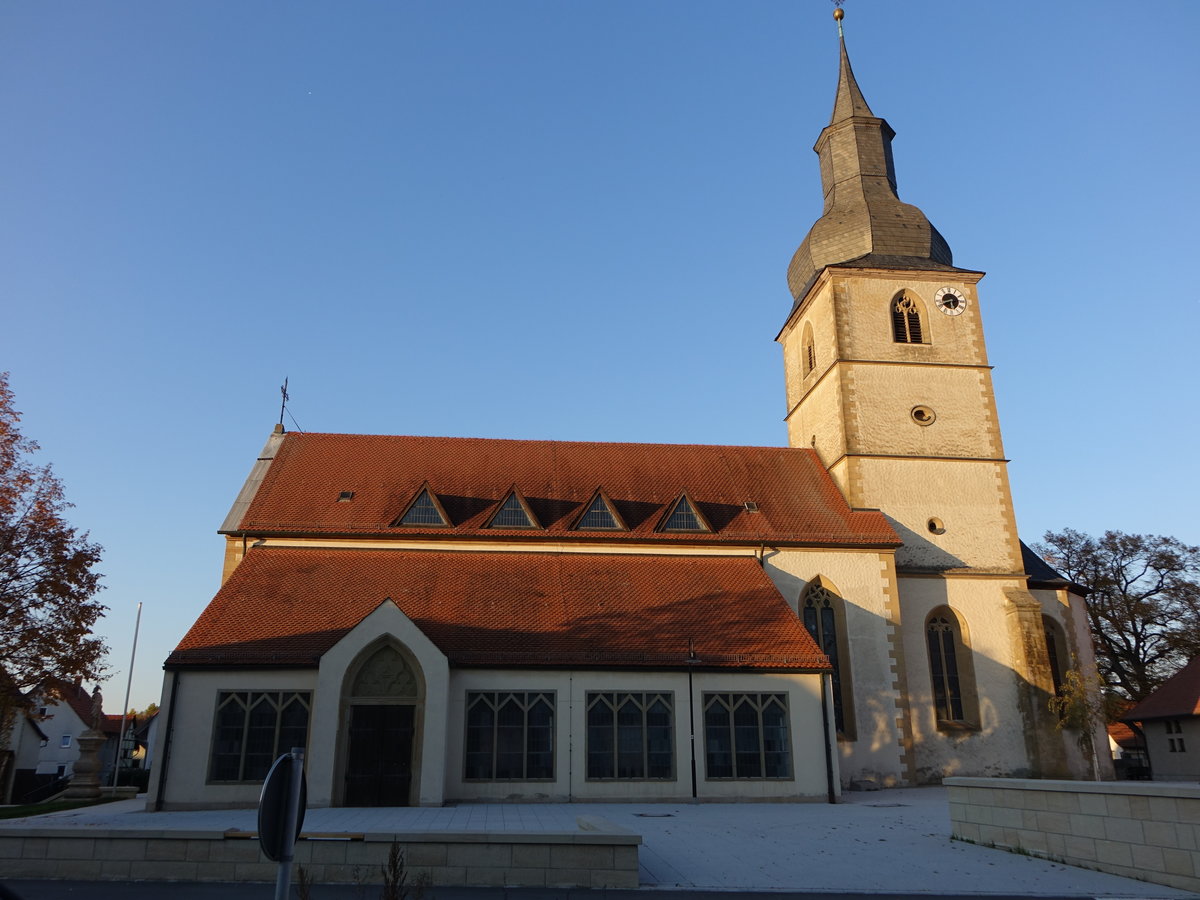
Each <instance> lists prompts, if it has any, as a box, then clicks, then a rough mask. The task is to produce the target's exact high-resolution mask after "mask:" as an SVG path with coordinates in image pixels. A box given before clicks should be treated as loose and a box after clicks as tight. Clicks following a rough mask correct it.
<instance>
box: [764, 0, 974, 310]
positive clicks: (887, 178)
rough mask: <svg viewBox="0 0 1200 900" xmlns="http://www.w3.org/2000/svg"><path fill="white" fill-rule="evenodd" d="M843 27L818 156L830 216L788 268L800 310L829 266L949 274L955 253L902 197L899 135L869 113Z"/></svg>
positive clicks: (819, 222)
mask: <svg viewBox="0 0 1200 900" xmlns="http://www.w3.org/2000/svg"><path fill="white" fill-rule="evenodd" d="M841 12H842V10H841V8H838V9H837V10H835V11H834V18H836V19H837V20H838V44H839V47H840V50H841V59H840V63H839V70H838V86H837V95H836V97H835V98H834V103H833V115H832V116H831V117H830V120H829V125H828V126H826V127H825V129H824V130H823V131H822V132H821V136H820V137H819V138H817V143H816V145H815V146H814V147H813V149H814V150H815V151H816V152H817V155H818V157H820V161H821V186H822V188H823V190H824V193H825V210H824V214H823V215H822V216H821V218H820V219H818V220H817V221H816V223H815V224H814V225H813V227H812V228H811V229H810V230H809V232H808V236H807V237H805V239H804V242H803V243H802V244H801V245H800V248H799V249H798V250H797V251H796V254H795V255H794V256H793V257H792V263H791V265H790V266H788V287H789V288H791V291H792V296H793V297H794V298H795V300H796V302H797V303H799V302H800V301H801V300H802V299H803V298H804V295H805V294H806V293H807V292H808V289H809V287H810V286H811V285H812V282H813V281H814V280H815V279H816V277H817V275H818V274H820V272H821V270H822V269H824V268H825V267H826V266H833V265H846V264H854V265H856V266H865V267H875V268H889V269H949V268H953V267H954V263H953V257H952V255H951V253H950V247H949V245H948V244H947V243H946V240H945V238H943V237H942V236H941V235H940V234H939V233H938V231H937V229H936V228H934V227H933V225H931V224H930V223H929V220H928V219H927V218H925V214H924V213H923V212H921V210H919V209H917V207H915V206H912V205H910V204H908V203H902V202H901V201H900V198H899V197H898V196H897V194H896V170H895V166H894V164H893V162H892V138H893V137H895V135H896V133H895V132H894V131H893V130H892V128H891V126H890V125H888V123H887V122H886V121H884V120H883V119H881V118H878V117H877V116H876V115H875V114H874V113H872V112H871V107H870V106H869V105H868V104H867V100H866V98H865V97H864V96H863V93H862V90H861V89H860V88H859V86H858V81H857V80H856V79H855V77H854V70H853V69H852V68H851V67H850V55H849V54H848V53H847V52H846V40H845V37H844V36H843V35H842V34H841V28H842V23H841V20H842V16H841V15H838V14H839V13H841Z"/></svg>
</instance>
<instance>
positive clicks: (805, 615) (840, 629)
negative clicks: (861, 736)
mask: <svg viewBox="0 0 1200 900" xmlns="http://www.w3.org/2000/svg"><path fill="white" fill-rule="evenodd" d="M800 617H801V619H802V620H803V622H804V627H805V628H807V629H808V633H809V634H811V635H812V637H813V640H814V641H816V642H817V646H818V647H820V648H821V652H823V653H824V654H825V655H826V656H828V657H829V663H830V665H832V666H833V676H832V681H833V685H832V687H833V719H834V722H835V724H836V725H837V730H838V733H839V734H841V735H842V736H844V737H853V734H852V733H851V731H850V730H847V727H846V724H847V722H848V721H850V722H851V726H853V722H852V721H851V720H852V719H853V716H852V715H848V713H849V712H850V711H851V709H852V704H851V701H850V678H849V672H848V671H847V669H848V665H847V661H846V659H845V657H846V647H845V643H846V642H845V631H846V626H845V607H844V602H843V600H842V598H841V597H839V596H838V595H837V594H836V593H834V592H833V591H832V590H830V589H829V588H828V587H827V586H826V585H825V583H824V582H823V581H822V579H821V578H819V577H818V578H817V579H816V580H815V581H813V582H812V584H810V585H809V587H808V590H807V591H805V592H804V597H803V599H802V600H801V602H800Z"/></svg>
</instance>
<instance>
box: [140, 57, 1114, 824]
mask: <svg viewBox="0 0 1200 900" xmlns="http://www.w3.org/2000/svg"><path fill="white" fill-rule="evenodd" d="M893 135H894V132H893V131H892V129H891V128H890V127H889V125H888V123H887V122H886V121H884V120H883V119H881V118H879V117H877V116H876V115H875V114H874V113H873V112H872V111H871V108H870V107H869V106H868V104H867V101H866V99H865V98H864V96H863V93H862V91H861V90H860V89H859V86H858V84H857V83H856V81H855V78H854V73H853V71H852V70H851V67H850V60H849V58H848V56H847V54H846V48H845V45H844V42H843V43H842V46H841V57H840V69H839V75H838V86H837V94H836V98H835V102H834V107H833V116H832V118H831V120H830V122H829V124H828V125H827V126H826V127H825V128H824V129H823V130H822V131H821V133H820V136H819V137H818V139H817V143H816V147H815V150H816V152H817V155H818V157H819V160H820V173H821V183H822V187H823V190H824V197H825V205H824V213H823V215H822V216H821V218H820V219H818V220H817V222H816V223H815V224H813V226H812V228H811V229H810V231H809V233H808V236H807V237H805V239H804V241H803V242H802V243H801V245H800V247H799V249H798V250H797V251H796V253H795V255H794V257H793V258H792V261H791V264H790V266H789V267H788V272H787V279H788V284H789V287H790V289H791V294H792V305H791V308H790V312H788V313H787V316H786V318H785V319H784V321H783V323H782V328H781V330H780V331H779V334H778V337H777V340H778V342H779V343H780V344H781V345H782V348H783V359H784V381H785V386H786V392H787V405H788V413H787V428H788V444H789V446H786V447H743V446H736V447H734V446H702V445H664V444H617V443H584V442H557V441H520V440H517V441H514V440H489V439H484V438H431V437H408V436H383V435H346V434H312V433H285V432H284V430H283V428H282V427H277V428H276V430H275V433H273V434H272V435H270V437H269V438H268V440H267V443H266V446H265V447H264V449H263V451H262V453H261V454H260V455H259V457H258V459H257V460H256V461H255V463H254V466H253V468H252V470H251V472H250V475H249V477H248V479H247V481H246V483H245V485H244V486H243V488H242V490H241V493H240V494H239V495H238V497H237V500H236V502H235V503H234V505H233V508H232V510H231V511H230V513H229V516H228V517H227V519H226V520H225V522H224V524H223V525H222V527H221V533H222V534H223V535H224V536H225V539H226V551H225V561H224V580H223V585H222V587H221V589H220V591H219V592H218V593H217V595H216V597H215V598H214V599H213V600H212V602H211V603H210V604H209V606H208V607H207V609H206V610H205V611H204V613H203V614H202V615H201V616H200V618H199V619H198V620H197V622H196V623H195V624H194V625H193V626H192V628H191V629H190V630H189V631H188V633H187V634H186V636H185V637H184V638H183V640H182V641H181V642H180V644H179V646H178V647H177V648H176V649H175V651H174V652H173V653H172V654H171V655H170V657H169V658H168V659H167V661H166V665H165V670H166V677H165V681H164V688H163V699H162V712H161V714H160V718H161V719H162V720H163V723H164V727H163V728H161V729H160V738H159V746H158V747H157V748H156V750H155V755H156V759H157V760H159V764H158V766H157V771H156V773H155V776H154V781H153V783H152V784H151V787H150V803H151V805H152V807H153V808H158V809H180V808H196V807H223V806H236V805H252V804H254V803H255V802H256V801H257V797H258V792H259V789H260V786H261V783H262V780H263V778H264V776H265V775H266V772H267V770H268V768H269V767H270V765H271V763H272V761H273V760H274V759H275V758H276V757H277V756H278V755H279V754H281V753H284V752H287V751H288V749H290V748H291V747H299V746H303V747H306V750H307V759H306V765H307V776H308V802H309V805H311V806H330V805H333V806H339V805H340V806H367V805H394V806H403V805H439V804H442V803H446V802H454V801H483V800H492V801H503V800H518V801H532V800H552V801H567V800H671V801H680V800H688V799H692V798H696V799H700V800H732V799H737V800H755V799H772V800H780V799H790V800H819V801H826V800H828V801H832V800H834V799H835V798H836V797H837V796H838V794H839V793H840V792H841V791H842V790H843V789H845V788H847V787H864V786H867V787H873V786H879V787H888V786H895V785H913V784H923V783H930V782H937V781H939V780H940V779H941V778H943V777H945V776H948V775H1014V776H1034V777H1036V776H1046V777H1086V776H1088V775H1089V774H1090V764H1089V763H1088V761H1086V760H1085V759H1084V758H1083V757H1082V755H1081V753H1080V751H1079V749H1078V747H1079V744H1078V741H1077V736H1076V735H1074V734H1072V733H1069V732H1063V731H1060V730H1059V729H1058V727H1057V726H1058V723H1057V721H1056V719H1055V718H1054V716H1053V715H1052V714H1051V713H1050V712H1049V710H1048V707H1047V700H1048V699H1049V698H1050V697H1051V696H1053V695H1054V694H1055V692H1056V691H1057V690H1058V689H1059V688H1060V685H1061V683H1062V680H1063V677H1064V674H1065V673H1066V672H1067V671H1068V670H1069V669H1071V668H1075V667H1078V668H1081V669H1083V670H1084V671H1085V672H1087V671H1093V670H1094V666H1095V661H1094V658H1093V655H1092V644H1091V637H1090V634H1089V632H1088V625H1087V619H1086V615H1085V612H1084V609H1083V598H1082V595H1081V593H1080V591H1079V589H1078V588H1076V587H1075V586H1074V585H1071V584H1069V583H1068V582H1066V581H1065V580H1064V579H1062V578H1061V577H1060V576H1058V575H1057V573H1055V572H1054V571H1053V570H1052V569H1050V568H1049V567H1048V566H1046V564H1045V563H1044V562H1042V561H1041V560H1040V559H1038V558H1037V557H1036V556H1035V555H1033V554H1032V553H1031V552H1030V551H1028V549H1027V548H1026V547H1025V546H1024V545H1023V544H1022V543H1021V541H1020V539H1019V538H1018V536H1017V531H1016V520H1015V516H1014V512H1013V505H1012V498H1011V495H1010V490H1009V483H1008V476H1007V472H1006V460H1005V458H1004V450H1003V446H1002V442H1001V436H1000V425H999V420H998V417H997V413H996V404H995V399H994V395H993V391H992V383H991V370H990V366H989V365H988V359H987V352H986V348H985V344H984V336H983V326H982V321H981V308H982V305H983V301H982V300H981V298H980V294H979V292H978V290H977V286H978V283H979V281H980V279H981V278H982V277H983V273H982V272H979V271H975V270H971V269H964V268H959V267H956V266H955V265H954V263H953V259H952V256H951V252H950V248H949V245H948V244H947V242H946V240H945V239H944V238H943V237H942V235H941V234H939V233H938V231H937V230H936V229H935V228H934V227H933V225H932V224H930V222H929V220H928V219H927V218H926V217H925V215H924V214H923V213H922V212H921V210H919V209H918V208H917V207H915V206H912V205H909V204H907V203H903V202H901V201H900V199H899V198H898V196H897V192H896V173H895V170H894V166H893V162H892V151H891V141H892V138H893ZM782 311H783V310H781V312H782ZM1100 727H1101V728H1102V725H1101V726H1100ZM1097 740H1098V741H1100V742H1101V743H1102V742H1103V732H1100V735H1099V737H1098V738H1097Z"/></svg>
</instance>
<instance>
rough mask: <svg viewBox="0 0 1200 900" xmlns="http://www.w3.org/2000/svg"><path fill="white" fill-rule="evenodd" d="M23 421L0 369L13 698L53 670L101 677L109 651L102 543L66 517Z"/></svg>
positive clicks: (4, 668) (0, 611) (2, 564)
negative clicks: (100, 624) (101, 594)
mask: <svg viewBox="0 0 1200 900" xmlns="http://www.w3.org/2000/svg"><path fill="white" fill-rule="evenodd" d="M20 421H21V414H20V413H19V412H17V411H16V410H15V409H14V408H13V393H12V390H11V389H10V388H9V386H8V373H6V372H0V679H2V680H3V682H4V683H5V685H6V686H7V688H8V690H6V691H4V692H3V693H4V695H5V696H6V697H7V698H8V700H9V704H11V702H12V701H13V700H14V699H15V698H17V696H18V694H17V692H24V691H27V690H28V689H29V688H30V687H32V686H33V685H35V684H36V683H37V682H38V681H40V680H41V679H42V677H43V676H44V675H47V674H50V675H54V676H56V677H58V678H61V679H65V680H68V681H70V680H72V679H74V678H77V677H81V678H84V679H86V680H89V681H94V680H96V679H98V678H99V677H100V675H101V673H102V672H103V671H104V654H105V652H106V649H107V648H106V647H105V646H104V642H103V640H101V639H100V638H98V637H96V636H95V635H93V634H92V627H93V626H94V625H95V624H96V620H97V619H99V618H100V616H101V614H103V612H104V610H105V607H104V606H102V605H101V604H100V603H98V602H97V601H96V599H95V595H96V593H97V591H99V590H100V575H99V573H97V572H96V571H95V566H96V564H97V563H98V562H99V561H100V551H101V548H100V546H99V545H98V544H94V543H91V542H90V541H89V540H88V535H87V534H86V533H82V534H81V533H79V532H78V531H76V529H75V528H73V527H72V526H71V525H69V524H68V523H67V520H66V518H65V516H64V514H65V512H66V510H68V509H70V507H71V504H70V503H68V502H67V501H66V500H65V499H64V496H63V487H62V482H60V481H59V480H58V478H57V477H56V476H55V475H54V472H53V471H52V470H51V468H50V466H49V465H45V466H37V465H35V464H34V463H33V462H32V461H31V457H32V455H33V454H34V453H35V452H36V451H37V449H38V445H37V443H36V442H35V441H32V440H30V439H29V438H27V437H24V436H23V435H22V434H21V432H20V429H19V427H18V426H19V424H20ZM9 704H4V705H9ZM2 737H3V735H0V738H2Z"/></svg>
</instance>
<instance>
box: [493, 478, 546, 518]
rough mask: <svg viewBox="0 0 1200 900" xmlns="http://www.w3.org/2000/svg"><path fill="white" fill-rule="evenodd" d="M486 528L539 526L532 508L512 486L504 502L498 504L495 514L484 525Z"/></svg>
mask: <svg viewBox="0 0 1200 900" xmlns="http://www.w3.org/2000/svg"><path fill="white" fill-rule="evenodd" d="M485 527H487V528H541V527H542V526H541V525H540V524H539V523H538V520H537V516H535V515H534V514H533V510H531V509H530V508H529V505H528V504H527V503H526V502H525V498H524V497H522V496H521V494H520V492H519V491H518V490H517V489H516V488H513V489H512V490H511V491H509V492H508V496H507V497H505V498H504V502H503V503H501V504H500V508H499V509H498V510H496V514H495V515H494V516H492V518H491V521H490V522H488V523H487V525H486V526H485Z"/></svg>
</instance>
